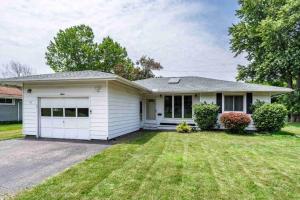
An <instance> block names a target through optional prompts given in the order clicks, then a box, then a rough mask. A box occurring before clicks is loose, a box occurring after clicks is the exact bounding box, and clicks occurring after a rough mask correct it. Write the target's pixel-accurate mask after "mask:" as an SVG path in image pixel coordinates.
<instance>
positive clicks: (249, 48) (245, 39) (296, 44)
mask: <svg viewBox="0 0 300 200" xmlns="http://www.w3.org/2000/svg"><path fill="white" fill-rule="evenodd" d="M239 4H240V8H239V9H238V10H237V11H236V15H237V17H238V18H239V19H240V20H239V22H238V23H237V24H234V25H233V26H232V27H230V29H229V33H230V35H231V40H230V42H231V50H232V51H233V52H234V53H235V54H236V56H238V55H246V58H247V59H248V61H249V64H248V65H245V66H242V65H239V66H238V75H237V80H244V81H246V82H255V83H263V84H270V85H277V86H287V87H289V88H293V89H295V90H296V92H294V93H291V94H288V95H285V96H284V97H283V98H279V99H280V102H281V103H283V104H285V105H286V106H287V107H288V108H289V112H290V114H291V115H293V114H299V107H300V101H296V100H297V99H298V96H299V91H300V1H299V0H298V1H296V0H239ZM289 99H293V100H295V101H293V104H291V101H289Z"/></svg>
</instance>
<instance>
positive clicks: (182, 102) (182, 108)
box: [163, 94, 194, 120]
mask: <svg viewBox="0 0 300 200" xmlns="http://www.w3.org/2000/svg"><path fill="white" fill-rule="evenodd" d="M165 96H171V97H172V117H168V118H166V117H165ZM174 96H181V117H174V115H175V113H174V105H175V104H174V102H175V101H174ZM185 96H191V97H192V117H191V118H184V97H185ZM163 102H164V107H163V113H164V119H186V120H189V119H193V113H194V109H193V105H194V95H193V94H170V95H164V96H163Z"/></svg>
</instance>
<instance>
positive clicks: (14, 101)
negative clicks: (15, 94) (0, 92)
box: [0, 97, 16, 106]
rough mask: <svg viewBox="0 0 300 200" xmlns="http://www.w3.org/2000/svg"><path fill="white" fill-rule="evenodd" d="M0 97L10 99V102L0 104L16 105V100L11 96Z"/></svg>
mask: <svg viewBox="0 0 300 200" xmlns="http://www.w3.org/2000/svg"><path fill="white" fill-rule="evenodd" d="M0 99H11V100H12V101H11V103H0V105H4V106H5V105H6V106H13V105H16V100H15V99H13V98H7V97H0Z"/></svg>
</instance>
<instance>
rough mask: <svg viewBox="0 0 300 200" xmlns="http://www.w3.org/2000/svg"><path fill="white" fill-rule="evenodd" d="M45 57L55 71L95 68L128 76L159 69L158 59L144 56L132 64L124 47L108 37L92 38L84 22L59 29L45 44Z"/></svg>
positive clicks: (137, 76)
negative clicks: (98, 39) (95, 39)
mask: <svg viewBox="0 0 300 200" xmlns="http://www.w3.org/2000/svg"><path fill="white" fill-rule="evenodd" d="M46 61H47V64H48V65H49V66H50V67H51V68H52V69H53V70H54V71H55V72H63V71H82V70H99V71H103V72H109V73H115V74H117V75H119V76H121V77H123V78H126V79H128V80H138V79H145V78H151V77H154V76H155V75H154V74H153V72H152V70H160V69H162V66H161V65H160V63H159V62H156V61H155V60H154V59H152V58H149V57H146V56H142V57H141V58H140V59H139V60H138V61H137V64H136V66H135V64H134V63H133V62H132V60H131V59H130V58H129V57H128V54H127V51H126V48H125V47H122V46H121V45H120V44H119V43H118V42H116V41H114V40H113V39H112V38H110V37H105V38H103V40H102V42H101V43H99V44H98V43H96V42H94V33H93V30H92V29H91V28H90V27H89V26H86V25H79V26H72V27H70V28H67V29H65V30H59V32H58V33H57V35H56V36H55V37H54V39H53V40H52V41H50V44H49V46H48V47H47V52H46Z"/></svg>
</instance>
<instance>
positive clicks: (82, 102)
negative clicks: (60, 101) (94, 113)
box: [65, 98, 90, 108]
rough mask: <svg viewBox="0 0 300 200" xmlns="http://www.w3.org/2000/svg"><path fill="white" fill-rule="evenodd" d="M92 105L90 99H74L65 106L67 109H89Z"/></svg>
mask: <svg viewBox="0 0 300 200" xmlns="http://www.w3.org/2000/svg"><path fill="white" fill-rule="evenodd" d="M89 105H90V102H89V99H87V98H77V99H72V101H68V102H67V103H66V104H65V107H70V108H72V107H78V108H79V107H82V108H88V107H89Z"/></svg>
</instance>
